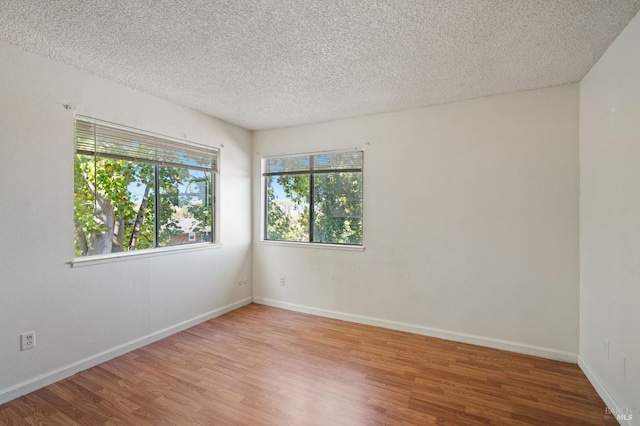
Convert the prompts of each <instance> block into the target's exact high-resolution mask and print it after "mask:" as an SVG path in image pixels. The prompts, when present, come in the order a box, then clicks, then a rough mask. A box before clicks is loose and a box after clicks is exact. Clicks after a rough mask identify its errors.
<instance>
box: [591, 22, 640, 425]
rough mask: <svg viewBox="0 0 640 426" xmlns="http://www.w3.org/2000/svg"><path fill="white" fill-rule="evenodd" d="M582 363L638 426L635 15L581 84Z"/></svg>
mask: <svg viewBox="0 0 640 426" xmlns="http://www.w3.org/2000/svg"><path fill="white" fill-rule="evenodd" d="M605 341H608V342H609V355H608V357H607V352H606V348H605ZM580 357H581V359H580V365H581V366H582V367H583V369H584V370H585V372H586V373H587V374H588V376H589V377H590V379H591V381H592V383H594V385H596V389H597V390H598V391H599V393H600V395H601V396H602V397H603V399H604V400H605V402H607V404H608V405H609V406H610V408H615V407H617V408H622V409H625V408H627V409H628V408H634V407H635V408H636V410H635V413H633V417H634V421H635V424H640V408H639V407H640V15H638V16H636V17H635V18H634V19H633V20H632V21H631V23H630V24H629V26H628V27H627V28H626V29H625V30H624V31H623V32H622V33H621V34H620V36H619V37H618V38H617V39H616V41H615V42H614V43H613V44H612V45H611V46H610V47H609V49H608V50H607V51H606V52H605V54H604V55H603V56H602V57H601V58H600V60H599V61H598V62H597V64H596V65H595V66H594V67H593V68H592V69H591V71H590V72H589V73H588V74H587V76H586V77H585V78H584V79H583V80H582V82H581V83H580ZM623 358H626V377H625V371H624V360H623Z"/></svg>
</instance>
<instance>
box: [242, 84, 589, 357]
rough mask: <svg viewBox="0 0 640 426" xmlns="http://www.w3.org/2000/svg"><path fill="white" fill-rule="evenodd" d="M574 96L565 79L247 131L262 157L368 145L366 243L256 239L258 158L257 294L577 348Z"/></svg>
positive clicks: (284, 302)
mask: <svg viewBox="0 0 640 426" xmlns="http://www.w3.org/2000/svg"><path fill="white" fill-rule="evenodd" d="M578 106H579V100H578V85H576V84H573V85H565V86H559V87H553V88H548V89H543V90H534V91H527V92H519V93H512V94H507V95H501V96H493V97H486V98H481V99H475V100H470V101H465V102H458V103H453V104H447V105H441V106H435V107H430V108H422V109H415V110H410V111H402V112H396V113H389V114H382V115H375V116H368V117H361V118H353V119H346V120H339V121H333V122H326V123H320V124H313V125H306V126H300V127H293V128H286V129H275V130H267V131H259V132H255V133H254V138H253V139H254V143H253V151H254V155H255V158H256V160H259V159H260V158H261V157H262V156H267V155H275V154H287V153H299V152H308V151H322V150H330V149H339V148H353V147H362V148H364V150H365V175H364V203H365V213H364V215H365V216H364V226H365V228H364V245H365V247H366V250H365V251H364V252H353V251H339V250H330V249H322V248H300V247H284V246H281V245H280V246H278V245H271V244H269V243H258V242H257V241H259V240H260V237H261V236H260V228H261V224H260V220H261V218H262V215H261V214H260V212H261V203H260V199H261V198H260V190H261V188H262V185H261V184H260V182H261V176H260V161H254V166H253V184H254V186H253V188H254V193H253V203H254V206H253V208H254V215H253V217H254V222H253V229H254V232H253V236H254V241H256V242H254V246H253V254H254V257H253V274H254V300H256V301H258V302H260V303H268V304H272V305H276V306H283V307H288V308H293V309H298V310H303V311H307V312H314V313H319V314H323V315H329V316H335V317H339V318H345V319H350V320H355V321H362V322H367V323H372V324H381V325H383V326H387V327H393V328H400V329H405V330H410V331H415V332H419V333H425V334H431V335H437V336H443V337H448V338H453V339H455V340H461V341H468V342H474V343H479V344H484V345H488V346H493V347H501V348H506V349H510V350H515V351H520V352H525V353H532V354H537V355H542V356H547V357H551V358H557V359H562V360H568V361H575V360H576V354H577V351H578V311H579V308H578V298H579V296H578V287H579V281H578V270H579V266H578V228H579V225H578V192H579V188H578V178H579V171H578V168H579V166H578V115H579V114H578ZM280 276H285V277H286V285H285V286H280V285H279V277H280Z"/></svg>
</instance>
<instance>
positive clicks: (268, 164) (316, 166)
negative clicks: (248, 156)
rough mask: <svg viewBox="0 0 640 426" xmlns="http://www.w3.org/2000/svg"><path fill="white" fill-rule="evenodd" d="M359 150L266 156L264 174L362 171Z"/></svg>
mask: <svg viewBox="0 0 640 426" xmlns="http://www.w3.org/2000/svg"><path fill="white" fill-rule="evenodd" d="M362 164H363V152H362V151H359V150H353V151H341V152H328V153H319V154H304V155H288V156H283V157H270V158H265V165H264V173H263V175H264V176H269V175H278V174H298V173H309V172H314V173H327V172H361V171H362Z"/></svg>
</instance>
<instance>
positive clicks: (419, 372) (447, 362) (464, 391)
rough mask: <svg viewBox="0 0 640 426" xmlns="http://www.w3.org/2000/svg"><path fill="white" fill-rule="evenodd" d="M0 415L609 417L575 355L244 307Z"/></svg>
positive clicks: (42, 418) (136, 421) (197, 419)
mask: <svg viewBox="0 0 640 426" xmlns="http://www.w3.org/2000/svg"><path fill="white" fill-rule="evenodd" d="M0 424H2V425H22V424H56V425H77V424H80V425H117V424H124V425H158V424H175V425H244V424H246V425H267V424H269V425H322V426H327V425H383V424H390V425H457V426H460V425H484V424H490V425H577V424H581V425H608V424H617V423H616V422H615V420H613V419H612V418H611V417H609V418H605V406H604V404H603V402H602V400H601V399H600V398H599V397H598V395H597V394H596V392H595V391H594V389H593V387H592V386H591V384H590V383H589V382H588V381H587V379H586V378H585V376H584V374H583V373H582V372H581V371H580V369H579V368H578V366H576V365H573V364H566V363H562V362H557V361H550V360H546V359H541V358H536V357H532V356H526V355H519V354H513V353H510V352H504V351H499V350H494V349H486V348H481V347H478V346H472V345H466V344H460V343H455V342H450V341H446V340H440V339H434V338H430V337H425V336H419V335H415V334H409V333H402V332H397V331H391V330H385V329H381V328H376V327H370V326H365V325H360V324H353V323H349V322H344V321H337V320H332V319H328V318H322V317H317V316H312V315H306V314H300V313H296V312H290V311H286V310H282V309H277V308H271V307H267V306H261V305H256V304H251V305H248V306H245V307H243V308H241V309H238V310H236V311H233V312H231V313H228V314H226V315H223V316H221V317H218V318H215V319H213V320H210V321H207V322H205V323H203V324H200V325H198V326H196V327H193V328H191V329H189V330H187V331H184V332H182V333H179V334H176V335H173V336H171V337H168V338H166V339H164V340H162V341H159V342H156V343H153V344H151V345H149V346H146V347H144V348H141V349H138V350H136V351H133V352H130V353H128V354H126V355H123V356H121V357H119V358H116V359H113V360H111V361H109V362H106V363H104V364H101V365H98V366H96V367H93V368H91V369H89V370H86V371H84V372H81V373H79V374H76V375H74V376H73V377H70V378H68V379H65V380H62V381H60V382H58V383H55V384H53V385H50V386H47V387H45V388H43V389H40V390H38V391H36V392H33V393H31V394H28V395H25V396H23V397H21V398H18V399H15V400H13V401H10V402H9V403H7V404H4V405H1V406H0Z"/></svg>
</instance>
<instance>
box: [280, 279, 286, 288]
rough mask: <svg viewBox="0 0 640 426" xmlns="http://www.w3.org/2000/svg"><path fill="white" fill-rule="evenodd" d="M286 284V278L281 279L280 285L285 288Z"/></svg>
mask: <svg viewBox="0 0 640 426" xmlns="http://www.w3.org/2000/svg"><path fill="white" fill-rule="evenodd" d="M284 284H285V279H284V277H280V285H282V286H284Z"/></svg>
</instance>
